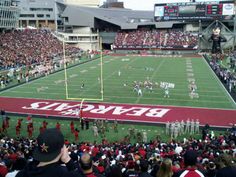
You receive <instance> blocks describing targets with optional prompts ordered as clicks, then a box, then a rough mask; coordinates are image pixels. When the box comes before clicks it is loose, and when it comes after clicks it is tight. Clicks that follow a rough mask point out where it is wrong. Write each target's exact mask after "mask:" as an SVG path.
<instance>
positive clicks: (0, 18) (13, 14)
mask: <svg viewBox="0 0 236 177" xmlns="http://www.w3.org/2000/svg"><path fill="white" fill-rule="evenodd" d="M19 14H20V10H19V8H18V7H17V3H16V1H14V0H1V1H0V31H2V30H3V29H4V30H5V29H12V28H16V27H17V23H18V20H19Z"/></svg>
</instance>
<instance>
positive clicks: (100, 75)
mask: <svg viewBox="0 0 236 177" xmlns="http://www.w3.org/2000/svg"><path fill="white" fill-rule="evenodd" d="M98 40H99V49H100V73H98V76H99V83H100V91H99V92H100V95H101V96H100V98H86V97H84V98H75V97H69V91H68V90H69V89H68V74H67V66H66V53H65V40H64V38H63V60H64V77H65V94H66V95H65V96H66V99H67V100H75V101H76V100H77V101H78V100H79V101H81V103H80V108H82V106H83V102H84V101H103V100H104V92H103V90H104V81H103V51H102V37H99V38H98Z"/></svg>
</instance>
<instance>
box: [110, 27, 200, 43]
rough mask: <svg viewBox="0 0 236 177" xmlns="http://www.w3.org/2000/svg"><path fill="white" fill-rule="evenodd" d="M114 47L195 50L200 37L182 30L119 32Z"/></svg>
mask: <svg viewBox="0 0 236 177" xmlns="http://www.w3.org/2000/svg"><path fill="white" fill-rule="evenodd" d="M114 45H115V47H118V48H120V47H119V46H121V47H122V46H133V47H136V46H141V47H144V46H145V47H154V48H159V47H163V48H188V47H191V48H193V47H196V46H197V45H198V36H197V35H196V34H194V33H190V32H183V30H181V29H169V30H159V29H152V30H149V29H138V30H133V31H127V32H126V31H120V32H118V33H117V35H116V38H115V42H114Z"/></svg>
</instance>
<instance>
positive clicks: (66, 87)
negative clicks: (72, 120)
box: [62, 38, 68, 99]
mask: <svg viewBox="0 0 236 177" xmlns="http://www.w3.org/2000/svg"><path fill="white" fill-rule="evenodd" d="M62 46H63V63H64V75H65V90H66V99H68V84H67V68H66V51H65V50H66V49H65V38H63V43H62Z"/></svg>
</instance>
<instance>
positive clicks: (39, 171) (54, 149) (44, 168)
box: [16, 128, 80, 177]
mask: <svg viewBox="0 0 236 177" xmlns="http://www.w3.org/2000/svg"><path fill="white" fill-rule="evenodd" d="M61 162H62V163H64V164H65V166H66V167H65V166H64V167H63V166H62V164H61ZM64 176H66V177H80V175H79V173H78V171H77V168H76V166H75V165H74V163H73V161H72V160H71V158H70V156H69V153H68V149H67V148H66V146H65V145H64V136H63V135H62V133H61V132H60V131H59V130H57V129H56V128H51V129H46V130H45V131H44V132H42V133H40V134H39V136H38V137H37V145H36V146H35V148H34V151H33V161H32V162H30V163H29V164H28V165H27V166H26V168H25V169H23V170H22V171H20V172H19V173H18V174H17V175H16V177H64Z"/></svg>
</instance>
